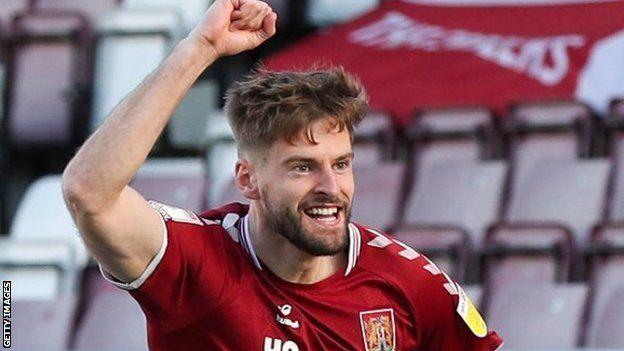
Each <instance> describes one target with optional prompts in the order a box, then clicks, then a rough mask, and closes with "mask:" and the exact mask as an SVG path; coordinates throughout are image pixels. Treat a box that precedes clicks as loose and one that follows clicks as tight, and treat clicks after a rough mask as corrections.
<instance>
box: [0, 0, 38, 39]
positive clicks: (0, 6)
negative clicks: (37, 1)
mask: <svg viewBox="0 0 624 351" xmlns="http://www.w3.org/2000/svg"><path fill="white" fill-rule="evenodd" d="M30 2H31V0H2V1H0V33H2V34H7V33H8V32H9V31H10V24H11V21H12V20H13V16H15V15H16V14H19V13H23V12H26V11H28V10H29V8H30Z"/></svg>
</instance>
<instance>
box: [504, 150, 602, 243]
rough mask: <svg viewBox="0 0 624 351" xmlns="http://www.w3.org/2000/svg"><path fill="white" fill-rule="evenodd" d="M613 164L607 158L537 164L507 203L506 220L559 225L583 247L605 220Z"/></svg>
mask: <svg viewBox="0 0 624 351" xmlns="http://www.w3.org/2000/svg"><path fill="white" fill-rule="evenodd" d="M609 172H610V163H609V161H608V160H605V159H592V160H582V161H577V160H574V159H573V160H550V161H543V162H535V164H534V165H533V167H532V168H531V171H530V172H527V173H526V174H525V176H523V179H518V178H515V179H514V182H515V183H516V185H515V187H514V188H515V191H513V192H512V193H511V195H510V198H509V202H508V204H507V209H506V211H505V212H506V215H505V217H504V218H505V221H507V222H510V223H513V222H533V223H540V222H550V223H552V222H556V223H559V224H561V225H563V226H565V227H567V228H568V229H569V230H570V231H571V233H572V235H573V237H574V239H575V241H576V243H577V244H578V245H581V247H583V246H584V245H585V244H586V243H587V240H588V239H589V235H590V232H591V228H592V227H593V225H594V224H595V223H596V222H598V221H599V220H600V219H601V218H602V213H603V212H602V211H603V206H604V199H605V195H606V192H607V182H608V178H609Z"/></svg>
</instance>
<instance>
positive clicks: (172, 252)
mask: <svg viewBox="0 0 624 351" xmlns="http://www.w3.org/2000/svg"><path fill="white" fill-rule="evenodd" d="M150 205H151V206H152V207H153V208H154V209H155V210H156V211H158V212H159V213H160V215H161V216H162V218H163V220H164V222H165V232H164V233H163V236H164V238H163V243H162V247H161V248H160V250H159V251H158V253H157V254H156V256H155V257H154V258H153V259H152V261H151V262H150V263H149V264H148V266H147V268H146V269H145V271H144V272H143V274H141V276H140V277H139V278H137V279H136V280H135V281H132V282H129V283H122V282H119V281H118V280H116V279H115V278H114V277H112V276H111V275H110V274H109V273H107V272H105V271H104V270H103V269H102V267H101V266H100V270H101V271H102V274H103V275H104V278H105V279H106V280H108V281H109V282H111V283H112V284H114V285H115V286H117V287H119V288H121V289H124V290H128V291H129V292H130V294H131V295H132V297H134V299H135V300H137V302H138V303H139V305H140V306H141V308H142V309H143V312H144V313H145V316H146V318H147V319H148V321H150V324H154V323H158V324H160V326H161V327H162V329H163V331H165V332H166V331H167V330H173V329H176V328H180V327H182V326H184V325H187V324H189V323H191V322H192V321H194V320H195V319H197V318H200V317H202V316H206V315H207V314H209V313H211V312H212V311H213V310H214V308H215V306H216V305H217V304H218V303H219V301H220V299H221V295H222V293H223V290H224V288H225V284H226V277H227V274H228V273H227V269H228V267H227V266H228V265H227V264H225V263H224V262H225V259H226V257H225V254H224V251H225V250H223V246H222V244H223V243H222V241H221V239H222V238H223V236H224V235H221V234H222V233H220V231H219V229H220V228H221V227H220V226H219V225H217V224H212V225H211V223H210V222H207V221H204V220H202V219H201V218H199V216H197V215H196V214H195V213H193V212H191V211H188V210H183V209H179V208H175V207H171V206H167V205H163V204H160V203H157V202H154V201H150Z"/></svg>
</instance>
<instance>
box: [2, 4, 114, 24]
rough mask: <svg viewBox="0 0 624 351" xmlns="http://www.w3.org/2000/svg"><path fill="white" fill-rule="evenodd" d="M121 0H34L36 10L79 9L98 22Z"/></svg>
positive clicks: (92, 21)
mask: <svg viewBox="0 0 624 351" xmlns="http://www.w3.org/2000/svg"><path fill="white" fill-rule="evenodd" d="M3 1H4V0H3ZM118 3H119V0H89V1H84V0H32V7H33V8H34V9H36V10H71V11H79V12H81V13H84V14H85V15H86V16H87V17H89V21H90V22H91V23H96V22H97V21H98V19H99V17H100V16H102V14H104V13H105V12H107V11H110V10H112V9H114V8H115V7H116V6H118Z"/></svg>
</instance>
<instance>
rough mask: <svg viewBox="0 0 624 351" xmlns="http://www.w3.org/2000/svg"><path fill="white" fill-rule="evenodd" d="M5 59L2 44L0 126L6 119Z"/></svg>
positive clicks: (0, 47) (0, 58)
mask: <svg viewBox="0 0 624 351" xmlns="http://www.w3.org/2000/svg"><path fill="white" fill-rule="evenodd" d="M0 35H1V34H0ZM3 59H4V48H3V47H2V43H0V125H2V120H3V119H4V89H5V84H6V65H5V63H4V61H3Z"/></svg>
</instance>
